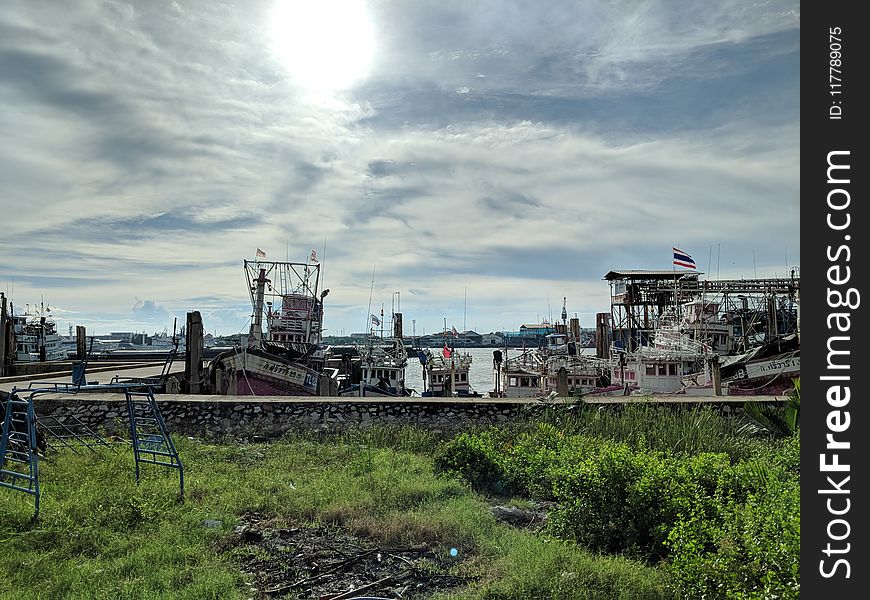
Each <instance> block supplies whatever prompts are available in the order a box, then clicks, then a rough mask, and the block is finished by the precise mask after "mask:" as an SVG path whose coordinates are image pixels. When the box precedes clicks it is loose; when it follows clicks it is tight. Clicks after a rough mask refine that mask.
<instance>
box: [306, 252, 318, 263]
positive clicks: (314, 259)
mask: <svg viewBox="0 0 870 600" xmlns="http://www.w3.org/2000/svg"><path fill="white" fill-rule="evenodd" d="M308 262H313V263H316V262H317V250H312V251H311V257H310V258H309V259H308Z"/></svg>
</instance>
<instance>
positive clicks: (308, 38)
mask: <svg viewBox="0 0 870 600" xmlns="http://www.w3.org/2000/svg"><path fill="white" fill-rule="evenodd" d="M272 49H273V51H274V52H275V54H276V55H277V56H278V57H279V58H280V59H281V61H282V62H283V64H284V65H285V66H286V67H287V69H288V71H289V72H290V74H291V75H292V77H293V78H294V79H295V80H296V81H297V83H299V84H300V85H302V86H303V87H305V88H307V89H309V90H313V91H336V90H342V89H346V88H348V87H350V86H351V85H352V84H353V83H354V82H356V81H358V80H359V79H362V78H363V77H365V76H366V75H367V74H368V70H369V65H370V63H371V60H372V53H373V50H374V31H373V28H372V24H371V20H370V19H369V16H368V13H367V12H366V7H365V2H364V0H278V1H277V2H276V5H275V10H274V12H273V13H272Z"/></svg>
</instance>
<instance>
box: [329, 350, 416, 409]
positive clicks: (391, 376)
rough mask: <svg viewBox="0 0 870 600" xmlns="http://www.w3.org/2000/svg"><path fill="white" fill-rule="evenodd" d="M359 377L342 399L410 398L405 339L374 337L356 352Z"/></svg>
mask: <svg viewBox="0 0 870 600" xmlns="http://www.w3.org/2000/svg"><path fill="white" fill-rule="evenodd" d="M356 355H357V360H356V361H355V362H356V363H357V364H358V373H359V377H353V376H352V377H351V378H349V379H348V380H347V383H346V385H345V386H344V387H342V388H341V389H340V390H339V392H338V395H339V396H410V395H411V390H409V389H407V388H405V367H406V366H407V365H408V351H407V349H406V348H405V344H404V343H403V342H402V339H401V338H397V337H392V338H382V337H376V336H370V337H369V340H368V342H367V343H366V344H365V345H363V346H361V347H358V348H356Z"/></svg>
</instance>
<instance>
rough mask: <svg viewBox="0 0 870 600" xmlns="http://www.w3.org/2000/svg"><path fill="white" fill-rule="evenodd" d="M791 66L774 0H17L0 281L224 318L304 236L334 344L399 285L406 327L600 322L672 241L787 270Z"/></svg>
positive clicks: (17, 295)
mask: <svg viewBox="0 0 870 600" xmlns="http://www.w3.org/2000/svg"><path fill="white" fill-rule="evenodd" d="M799 66H800V5H799V3H798V2H792V1H777V0H771V1H759V2H752V3H750V2H745V1H743V0H739V1H738V0H734V1H728V0H725V1H715V0H714V1H711V2H696V1H681V0H659V1H656V0H651V1H650V0H609V1H601V2H596V1H584V2H576V1H573V0H563V1H549V2H548V1H546V0H529V1H522V2H521V1H512V0H498V1H494V0H479V1H475V2H468V1H465V0H463V1H453V0H431V1H430V0H415V1H410V0H373V1H364V0H318V2H307V1H306V2H302V1H291V0H286V1H282V0H244V1H243V0H238V1H235V2H226V1H221V0H201V1H197V0H190V1H181V0H178V1H176V2H165V1H159V0H148V1H145V0H143V1H140V2H123V1H97V0H79V1H77V2H71V3H64V4H63V9H62V10H61V9H60V8H59V5H58V4H55V3H53V2H32V1H30V0H21V1H16V0H7V1H6V2H4V9H3V11H0V138H2V140H3V142H2V144H0V186H2V187H0V222H2V223H3V225H4V227H3V231H4V235H3V236H0V291H3V292H4V293H5V294H6V295H7V297H9V298H11V300H12V302H13V305H14V307H15V310H16V312H21V311H23V310H24V309H25V308H26V307H27V305H28V304H29V305H31V308H32V306H33V305H36V304H39V303H40V302H44V303H45V304H47V305H48V306H50V307H51V314H52V315H53V317H54V319H55V320H56V321H57V323H58V328H59V329H60V330H61V332H62V333H65V332H66V329H67V327H68V325H70V324H72V325H85V326H86V327H87V328H88V333H89V334H102V333H109V332H112V331H143V330H144V331H148V332H149V333H151V332H154V331H162V330H163V329H164V328H168V329H169V330H170V331H171V329H172V324H173V319H176V318H177V319H178V323H179V325H181V324H183V323H184V319H185V314H186V313H187V312H188V311H193V310H198V311H200V313H201V314H202V317H203V325H204V327H205V329H206V331H208V332H211V333H215V334H218V335H229V334H234V333H239V332H246V331H247V329H248V327H249V323H250V315H251V303H250V298H249V295H248V289H247V285H246V281H245V276H244V270H243V261H244V260H245V259H253V258H254V257H255V252H256V250H257V249H258V248H259V249H261V250H263V251H264V252H265V253H266V254H267V259H272V260H286V259H287V258H288V257H289V258H290V260H292V261H303V262H304V261H305V260H306V259H307V258H308V257H309V255H310V253H311V250H312V249H315V250H316V251H317V254H318V258H319V260H320V264H321V267H322V270H323V279H324V285H325V287H327V288H329V289H330V293H329V296H328V297H327V298H326V302H325V317H324V326H325V327H326V331H325V332H324V333H325V335H340V334H343V333H350V332H358V331H364V330H365V328H366V326H367V321H368V315H369V312H370V311H371V312H378V313H379V310H380V306H381V304H383V305H384V306H385V307H386V311H385V312H386V313H387V314H389V310H390V307H391V304H392V302H393V298H394V293H395V292H399V294H398V298H399V302H400V309H401V311H402V313H403V315H404V322H405V330H406V331H410V330H411V328H412V327H413V329H414V331H415V332H416V333H417V334H418V335H419V334H422V333H424V332H425V333H432V332H434V331H438V330H440V329H441V328H442V326H443V323H444V319H446V320H447V324H448V327H451V326H455V327H456V328H457V329H465V328H468V329H475V330H476V331H479V332H488V331H499V330H515V329H517V328H518V327H519V325H520V324H522V323H530V322H536V321H539V320H540V319H542V318H547V317H550V316H552V317H553V318H558V317H559V315H560V313H561V307H562V301H563V298H566V299H567V300H566V302H567V309H568V313H569V314H570V315H571V316H573V315H574V314H576V315H578V316H579V317H580V321H581V326H583V327H592V326H594V315H595V313H597V312H607V311H609V309H610V297H609V294H610V288H609V286H608V284H607V282H605V281H603V280H602V277H603V276H604V275H605V274H606V273H607V272H608V271H610V270H612V269H628V268H632V269H671V268H673V266H672V258H673V256H672V247H673V246H678V247H679V248H681V249H682V250H684V251H686V252H688V253H689V254H691V255H692V257H694V259H695V262H696V263H697V265H698V270H700V271H702V272H705V273H707V274H709V275H711V276H712V277H714V278H715V277H721V278H742V277H746V278H749V277H755V276H758V277H767V276H786V275H787V273H788V271H789V270H790V269H791V268H792V267H795V266H797V267H799V265H800V245H799V233H798V232H799V227H800V217H799V190H800V176H799V158H800V145H799V136H800V128H799V117H800V96H799V85H800V78H799ZM373 274H374V276H373ZM370 303H371V308H370Z"/></svg>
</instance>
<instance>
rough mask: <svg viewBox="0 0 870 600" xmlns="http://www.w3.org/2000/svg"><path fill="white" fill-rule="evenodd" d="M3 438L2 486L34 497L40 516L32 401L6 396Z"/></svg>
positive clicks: (0, 459) (0, 449)
mask: <svg viewBox="0 0 870 600" xmlns="http://www.w3.org/2000/svg"><path fill="white" fill-rule="evenodd" d="M5 405H6V406H5V408H6V410H5V414H4V417H3V434H2V437H0V487H6V488H10V489H13V490H17V491H19V492H24V493H25V494H31V495H33V497H34V499H35V504H36V512H35V513H34V515H33V518H34V519H36V517H37V516H38V515H39V457H38V455H37V453H36V413H35V412H34V410H33V399H32V398H27V399H26V400H22V399H21V398H19V397H18V395H17V394H15V393H12V392H10V393H9V394H7V396H6V402H5Z"/></svg>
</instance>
